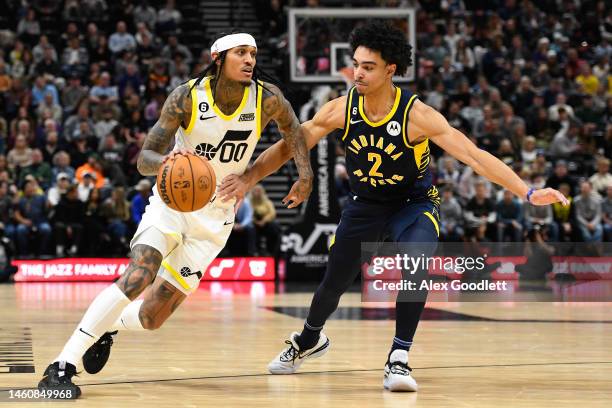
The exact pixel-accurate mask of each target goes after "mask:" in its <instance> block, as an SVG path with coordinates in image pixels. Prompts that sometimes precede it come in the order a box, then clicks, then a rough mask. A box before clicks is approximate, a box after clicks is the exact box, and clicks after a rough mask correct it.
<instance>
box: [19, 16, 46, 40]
mask: <svg viewBox="0 0 612 408" xmlns="http://www.w3.org/2000/svg"><path fill="white" fill-rule="evenodd" d="M17 35H18V36H19V38H21V39H22V40H23V42H25V43H27V44H29V45H34V44H35V43H36V40H38V37H39V36H40V24H39V23H38V21H37V20H36V12H35V11H34V9H32V8H29V9H28V10H27V11H26V15H25V17H24V18H22V19H21V20H20V21H19V24H18V25H17Z"/></svg>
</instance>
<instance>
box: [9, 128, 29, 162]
mask: <svg viewBox="0 0 612 408" xmlns="http://www.w3.org/2000/svg"><path fill="white" fill-rule="evenodd" d="M6 161H7V163H8V166H9V168H10V169H12V170H15V169H16V168H22V167H26V166H29V165H30V164H32V149H31V148H30V147H29V146H28V142H27V139H26V136H25V135H23V134H21V133H20V134H18V135H17V138H16V139H15V146H14V147H13V148H12V149H11V150H10V151H9V152H8V155H7V156H6Z"/></svg>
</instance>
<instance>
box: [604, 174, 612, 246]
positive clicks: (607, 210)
mask: <svg viewBox="0 0 612 408" xmlns="http://www.w3.org/2000/svg"><path fill="white" fill-rule="evenodd" d="M601 218H602V220H603V223H602V224H603V231H604V239H605V241H606V242H612V184H608V188H607V195H606V199H605V200H603V201H602V202H601Z"/></svg>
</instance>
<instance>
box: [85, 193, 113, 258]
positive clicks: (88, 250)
mask: <svg viewBox="0 0 612 408" xmlns="http://www.w3.org/2000/svg"><path fill="white" fill-rule="evenodd" d="M83 225H84V230H85V231H87V234H85V236H84V239H83V245H81V251H82V252H83V253H85V254H86V255H88V256H92V255H97V254H99V253H100V249H101V248H102V249H103V250H104V251H105V253H106V252H107V250H106V244H108V243H109V241H110V236H109V235H108V234H107V233H106V229H107V228H106V220H105V219H104V217H103V211H102V201H101V196H100V190H98V189H97V188H94V189H93V190H91V191H90V192H89V197H88V198H87V202H86V204H85V218H84V220H83Z"/></svg>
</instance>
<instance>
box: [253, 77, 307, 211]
mask: <svg viewBox="0 0 612 408" xmlns="http://www.w3.org/2000/svg"><path fill="white" fill-rule="evenodd" d="M265 85H266V88H268V89H269V90H270V91H272V92H270V91H268V90H264V94H263V102H262V105H263V106H262V110H263V112H262V114H263V118H262V124H263V125H267V123H268V122H269V121H270V120H274V121H275V122H276V124H277V125H278V129H279V130H280V132H281V134H282V135H283V140H284V141H285V143H286V144H287V146H288V147H289V151H290V152H291V155H292V156H293V160H294V162H295V165H296V167H297V170H298V173H299V179H298V181H296V182H295V184H293V186H292V187H291V190H290V191H289V194H288V195H287V197H285V198H284V199H283V204H287V202H289V201H291V204H290V205H289V207H290V208H292V207H297V206H298V205H299V204H300V203H301V202H302V201H304V200H306V199H307V198H308V196H309V195H310V192H311V191H312V181H313V178H314V176H313V173H312V168H311V167H310V153H309V150H308V147H307V145H306V139H305V137H304V132H303V130H302V127H301V126H300V121H299V120H298V118H297V116H296V115H295V112H294V111H293V108H292V107H291V104H290V103H289V101H287V99H285V97H284V96H283V93H282V92H281V90H280V89H278V87H277V86H274V85H272V84H267V83H266V84H265Z"/></svg>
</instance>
